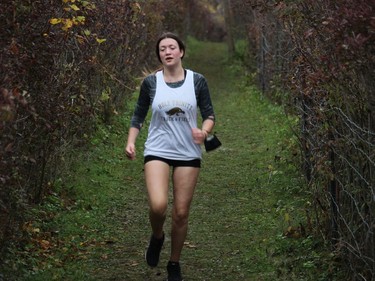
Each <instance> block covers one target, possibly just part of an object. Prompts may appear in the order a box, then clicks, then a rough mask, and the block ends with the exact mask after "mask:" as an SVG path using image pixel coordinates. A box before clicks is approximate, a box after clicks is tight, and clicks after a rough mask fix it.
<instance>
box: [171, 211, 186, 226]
mask: <svg viewBox="0 0 375 281" xmlns="http://www.w3.org/2000/svg"><path fill="white" fill-rule="evenodd" d="M188 218H189V210H182V209H180V210H179V209H174V210H173V216H172V220H173V223H174V224H176V225H179V226H183V225H186V224H187V223H188Z"/></svg>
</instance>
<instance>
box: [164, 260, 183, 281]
mask: <svg viewBox="0 0 375 281" xmlns="http://www.w3.org/2000/svg"><path fill="white" fill-rule="evenodd" d="M167 271H168V279H167V281H183V280H182V276H181V267H180V264H179V263H178V262H171V261H169V262H168V265H167Z"/></svg>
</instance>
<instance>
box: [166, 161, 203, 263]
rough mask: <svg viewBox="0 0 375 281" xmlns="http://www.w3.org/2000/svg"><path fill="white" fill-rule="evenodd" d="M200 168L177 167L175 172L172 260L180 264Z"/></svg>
mask: <svg viewBox="0 0 375 281" xmlns="http://www.w3.org/2000/svg"><path fill="white" fill-rule="evenodd" d="M198 175H199V168H194V167H176V168H175V170H174V172H173V197H174V199H173V200H174V201H173V209H172V233H171V236H172V248H171V257H170V260H171V261H173V262H179V260H180V256H181V251H182V248H183V246H184V242H185V239H186V235H187V229H188V218H189V212H190V205H191V202H192V199H193V195H194V190H195V186H196V184H197V179H198Z"/></svg>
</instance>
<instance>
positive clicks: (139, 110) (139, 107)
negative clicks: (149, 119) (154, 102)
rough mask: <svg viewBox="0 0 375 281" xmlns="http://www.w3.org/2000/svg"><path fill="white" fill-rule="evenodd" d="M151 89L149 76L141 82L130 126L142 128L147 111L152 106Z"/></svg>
mask: <svg viewBox="0 0 375 281" xmlns="http://www.w3.org/2000/svg"><path fill="white" fill-rule="evenodd" d="M150 91H151V85H150V79H149V77H147V78H145V79H144V80H143V82H142V84H141V89H140V92H139V97H138V101H137V104H136V106H135V109H134V113H133V116H132V118H131V121H130V127H132V128H138V129H139V130H140V129H141V128H142V126H143V122H144V121H145V119H146V116H147V112H148V109H149V107H150Z"/></svg>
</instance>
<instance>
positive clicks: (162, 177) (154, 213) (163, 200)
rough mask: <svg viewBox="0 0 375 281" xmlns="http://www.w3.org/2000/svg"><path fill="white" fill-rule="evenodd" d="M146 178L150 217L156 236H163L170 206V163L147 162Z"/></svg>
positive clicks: (158, 237)
mask: <svg viewBox="0 0 375 281" xmlns="http://www.w3.org/2000/svg"><path fill="white" fill-rule="evenodd" d="M145 179H146V186H147V191H148V201H149V206H150V213H149V219H150V223H151V228H152V233H153V235H154V237H155V238H157V239H160V238H162V237H163V226H164V222H165V217H166V212H167V207H168V187H169V165H168V164H166V163H164V162H162V161H157V160H153V161H150V162H147V163H146V164H145Z"/></svg>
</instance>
